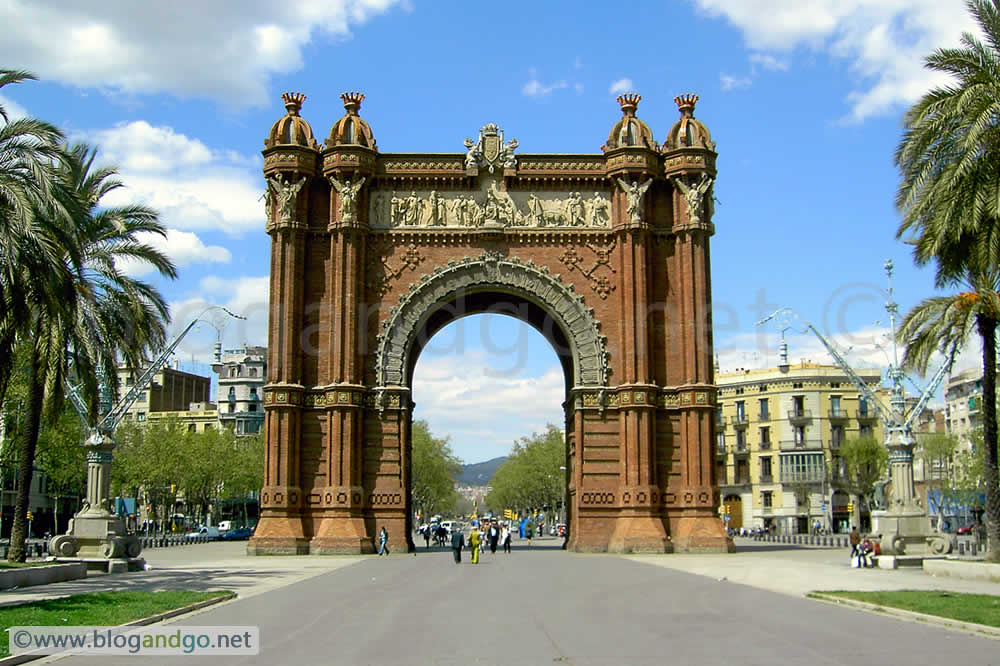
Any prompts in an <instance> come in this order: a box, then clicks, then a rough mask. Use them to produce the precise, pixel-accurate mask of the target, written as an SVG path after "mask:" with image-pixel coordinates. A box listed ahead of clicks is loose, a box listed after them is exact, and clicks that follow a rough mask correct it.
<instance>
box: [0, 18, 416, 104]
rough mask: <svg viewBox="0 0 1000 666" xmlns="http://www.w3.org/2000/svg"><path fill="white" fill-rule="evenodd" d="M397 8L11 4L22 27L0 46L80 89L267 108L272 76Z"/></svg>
mask: <svg viewBox="0 0 1000 666" xmlns="http://www.w3.org/2000/svg"><path fill="white" fill-rule="evenodd" d="M394 4H397V0H298V1H297V2H294V3H291V4H288V5H287V6H285V5H283V6H282V7H281V8H280V9H276V7H275V5H274V3H270V2H264V1H263V0H242V1H236V0H214V1H213V2H193V1H192V0H178V2H173V3H148V2H123V1H120V0H119V1H110V2H97V3H72V2H70V3H66V2H58V3H57V2H38V1H37V0H10V1H8V2H4V3H0V21H2V22H3V23H4V24H5V25H8V26H17V27H16V29H11V30H8V31H7V34H5V35H4V39H3V40H0V61H2V62H5V63H8V64H9V65H15V66H28V67H30V68H31V70H32V71H33V72H34V73H36V74H38V75H39V76H40V77H41V78H43V79H48V80H57V81H61V82H64V83H67V84H69V85H74V86H81V87H100V88H105V89H108V90H110V91H115V92H121V93H125V94H147V93H158V92H167V93H171V94H174V95H178V96H181V97H186V96H199V97H209V98H213V99H217V100H219V101H222V102H224V103H226V104H231V105H235V106H239V105H244V104H257V105H260V104H263V103H265V102H266V101H267V99H266V97H267V87H268V82H269V80H270V78H271V77H272V76H274V75H276V74H283V73H288V72H292V71H296V70H298V69H300V68H301V67H302V60H303V49H304V48H305V47H306V46H307V45H309V44H310V43H311V42H313V41H315V40H317V39H322V38H326V39H329V38H331V37H332V38H343V37H345V36H349V35H350V29H351V27H352V26H357V25H361V24H363V23H365V22H367V21H369V20H370V19H371V18H372V17H374V16H377V15H379V14H382V13H384V12H386V11H387V10H388V9H389V8H390V7H392V6H393V5H394Z"/></svg>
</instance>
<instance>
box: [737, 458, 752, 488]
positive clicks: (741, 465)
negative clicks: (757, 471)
mask: <svg viewBox="0 0 1000 666" xmlns="http://www.w3.org/2000/svg"><path fill="white" fill-rule="evenodd" d="M736 483H750V464H749V463H747V461H746V460H737V461H736Z"/></svg>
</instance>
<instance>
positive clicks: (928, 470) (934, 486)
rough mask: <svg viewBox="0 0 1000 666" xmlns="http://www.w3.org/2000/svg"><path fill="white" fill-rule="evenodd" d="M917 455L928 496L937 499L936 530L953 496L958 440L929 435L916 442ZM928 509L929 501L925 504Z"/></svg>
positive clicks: (947, 436) (945, 436)
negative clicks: (922, 466)
mask: <svg viewBox="0 0 1000 666" xmlns="http://www.w3.org/2000/svg"><path fill="white" fill-rule="evenodd" d="M917 448H918V454H919V456H920V460H921V462H923V465H924V480H925V486H926V488H927V491H928V495H931V494H936V495H937V497H938V501H937V508H938V528H939V529H940V527H941V525H942V523H943V522H944V520H945V508H946V507H947V506H949V505H951V504H952V503H953V501H954V500H955V499H956V496H955V485H954V483H955V474H954V466H955V455H956V454H957V453H958V440H957V439H956V438H955V437H953V436H951V435H945V434H944V433H929V434H926V435H922V436H920V437H919V438H918V440H917ZM927 506H928V508H930V501H928V502H927Z"/></svg>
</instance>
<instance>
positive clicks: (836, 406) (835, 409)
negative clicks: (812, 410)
mask: <svg viewBox="0 0 1000 666" xmlns="http://www.w3.org/2000/svg"><path fill="white" fill-rule="evenodd" d="M830 411H831V412H832V414H831V416H839V415H840V396H839V395H831V396H830Z"/></svg>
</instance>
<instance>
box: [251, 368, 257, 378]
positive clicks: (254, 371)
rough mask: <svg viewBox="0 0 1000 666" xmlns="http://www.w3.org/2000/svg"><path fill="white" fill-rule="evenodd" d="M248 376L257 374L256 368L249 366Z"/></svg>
mask: <svg viewBox="0 0 1000 666" xmlns="http://www.w3.org/2000/svg"><path fill="white" fill-rule="evenodd" d="M250 376H251V377H256V376H257V368H250Z"/></svg>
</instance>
